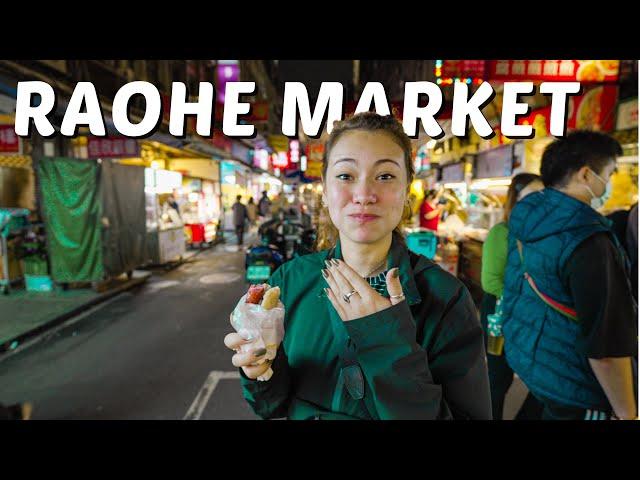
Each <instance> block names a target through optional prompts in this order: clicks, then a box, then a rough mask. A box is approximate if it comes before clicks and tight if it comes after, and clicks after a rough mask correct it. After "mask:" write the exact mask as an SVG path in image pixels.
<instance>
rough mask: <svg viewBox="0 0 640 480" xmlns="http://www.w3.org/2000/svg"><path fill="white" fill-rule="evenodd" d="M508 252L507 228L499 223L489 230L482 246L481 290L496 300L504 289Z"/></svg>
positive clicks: (502, 223)
mask: <svg viewBox="0 0 640 480" xmlns="http://www.w3.org/2000/svg"><path fill="white" fill-rule="evenodd" d="M508 250H509V227H508V226H507V224H506V223H505V222H500V223H498V224H496V225H494V226H493V228H492V229H491V230H489V234H488V235H487V239H486V240H485V241H484V245H483V246H482V272H481V275H480V281H481V282H482V289H483V290H484V291H485V292H487V293H490V294H491V295H494V296H496V297H498V298H500V297H501V296H502V291H503V289H504V271H505V270H506V268H507V252H508Z"/></svg>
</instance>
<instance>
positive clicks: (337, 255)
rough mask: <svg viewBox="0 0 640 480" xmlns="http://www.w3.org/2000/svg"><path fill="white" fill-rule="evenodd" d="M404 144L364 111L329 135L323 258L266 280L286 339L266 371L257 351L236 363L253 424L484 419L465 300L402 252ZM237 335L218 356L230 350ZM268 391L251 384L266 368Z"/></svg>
mask: <svg viewBox="0 0 640 480" xmlns="http://www.w3.org/2000/svg"><path fill="white" fill-rule="evenodd" d="M411 152H412V148H411V142H410V139H409V138H408V137H407V135H406V134H405V132H404V130H403V127H402V124H401V123H400V122H398V120H396V119H395V118H394V117H393V116H391V115H389V116H380V115H378V114H376V113H373V112H365V113H360V114H357V115H354V116H352V117H350V118H349V119H346V120H344V121H342V122H340V123H336V124H335V125H334V128H333V131H332V132H331V135H330V136H329V138H328V140H327V143H326V153H325V161H324V165H323V175H322V178H323V180H324V189H323V202H324V203H325V204H326V208H328V211H329V215H327V216H326V218H327V219H328V222H327V223H326V224H324V225H323V226H322V227H321V232H320V235H322V236H324V237H327V238H336V240H337V241H336V242H335V243H334V244H333V245H331V248H329V249H326V250H322V251H320V252H317V253H315V254H310V255H305V256H302V257H298V258H295V259H293V260H290V261H289V262H287V263H285V264H283V265H282V266H281V267H280V268H279V269H278V270H276V272H275V273H274V274H273V275H272V277H271V278H270V280H269V284H270V285H272V286H278V287H280V289H281V301H282V303H283V304H284V307H285V333H284V340H283V342H282V344H280V345H279V347H278V351H277V355H276V357H275V359H274V360H273V362H271V365H269V363H270V362H267V363H266V364H265V365H258V366H252V364H253V363H255V361H256V359H257V358H259V355H264V354H265V353H266V352H265V349H261V350H255V349H254V350H252V351H250V352H248V353H236V354H235V355H234V356H233V358H232V363H233V365H234V366H236V367H241V368H240V375H241V384H242V389H243V394H244V397H245V399H246V400H247V402H248V403H249V405H250V406H251V407H252V409H253V410H254V411H255V412H256V413H257V414H258V415H259V416H261V417H262V418H275V417H288V418H290V419H490V418H491V405H490V395H489V381H488V376H487V367H486V363H485V349H484V343H483V339H482V336H483V335H482V327H481V325H480V322H479V319H478V316H477V313H476V309H475V306H474V305H473V301H472V299H471V295H470V294H469V291H468V290H467V289H466V287H465V286H464V285H463V284H462V283H461V282H460V281H459V280H458V279H457V278H455V277H454V276H452V275H450V274H449V273H448V272H445V271H444V270H443V269H441V268H440V267H438V266H437V265H436V264H434V263H433V262H432V261H431V260H429V259H427V258H426V257H424V256H422V255H417V254H414V253H412V252H410V251H409V250H408V249H407V246H406V244H405V242H404V239H403V237H402V234H401V233H400V231H399V225H400V224H401V222H402V221H403V220H406V219H409V218H410V217H411V209H410V206H409V204H408V195H409V187H410V185H411V182H412V180H413V177H414V169H413V158H412V153H411ZM244 342H246V341H245V340H243V339H242V337H240V335H239V334H238V333H231V334H229V335H227V337H226V338H225V345H226V346H227V347H229V348H230V349H233V350H236V351H237V350H238V349H239V347H240V345H241V344H242V343H244ZM270 366H271V367H272V369H273V372H274V373H273V376H272V377H271V378H270V379H269V380H268V381H258V380H256V379H257V378H258V377H259V376H260V375H262V374H263V373H265V372H266V371H267V369H268V368H269V367H270Z"/></svg>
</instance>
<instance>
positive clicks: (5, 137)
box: [0, 125, 20, 153]
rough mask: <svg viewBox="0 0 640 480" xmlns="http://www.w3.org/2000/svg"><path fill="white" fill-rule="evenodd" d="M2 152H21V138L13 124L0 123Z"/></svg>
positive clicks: (0, 149) (0, 147)
mask: <svg viewBox="0 0 640 480" xmlns="http://www.w3.org/2000/svg"><path fill="white" fill-rule="evenodd" d="M0 152H3V153H20V138H19V137H18V136H17V135H16V132H15V129H14V126H13V125H0Z"/></svg>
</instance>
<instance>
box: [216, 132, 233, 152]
mask: <svg viewBox="0 0 640 480" xmlns="http://www.w3.org/2000/svg"><path fill="white" fill-rule="evenodd" d="M211 143H212V144H213V146H214V147H216V148H219V149H220V150H224V151H225V152H229V153H231V148H232V147H233V141H232V140H231V139H230V138H229V137H227V136H226V135H225V134H224V133H222V130H217V129H214V130H213V136H212V137H211Z"/></svg>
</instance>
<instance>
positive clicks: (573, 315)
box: [516, 239, 578, 322]
mask: <svg viewBox="0 0 640 480" xmlns="http://www.w3.org/2000/svg"><path fill="white" fill-rule="evenodd" d="M516 243H517V245H518V253H519V254H520V262H521V263H522V266H523V267H524V278H525V279H526V280H527V282H528V283H529V286H530V287H531V289H532V290H533V291H534V292H535V293H536V295H538V297H539V298H540V300H542V301H543V302H544V303H545V304H546V305H547V306H549V307H551V308H552V309H554V310H555V311H556V312H558V313H559V314H561V315H564V316H565V317H567V318H568V319H570V320H573V321H574V322H577V321H578V313H577V312H576V311H575V310H574V309H572V308H570V307H568V306H566V305H564V304H562V303H560V302H558V301H556V300H554V299H553V298H551V297H550V296H549V295H546V294H544V293H542V292H541V291H540V289H539V288H538V286H537V285H536V282H535V281H534V280H533V278H532V277H531V275H529V273H528V272H527V267H526V265H525V263H524V255H523V253H522V242H521V241H520V240H518V239H516Z"/></svg>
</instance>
